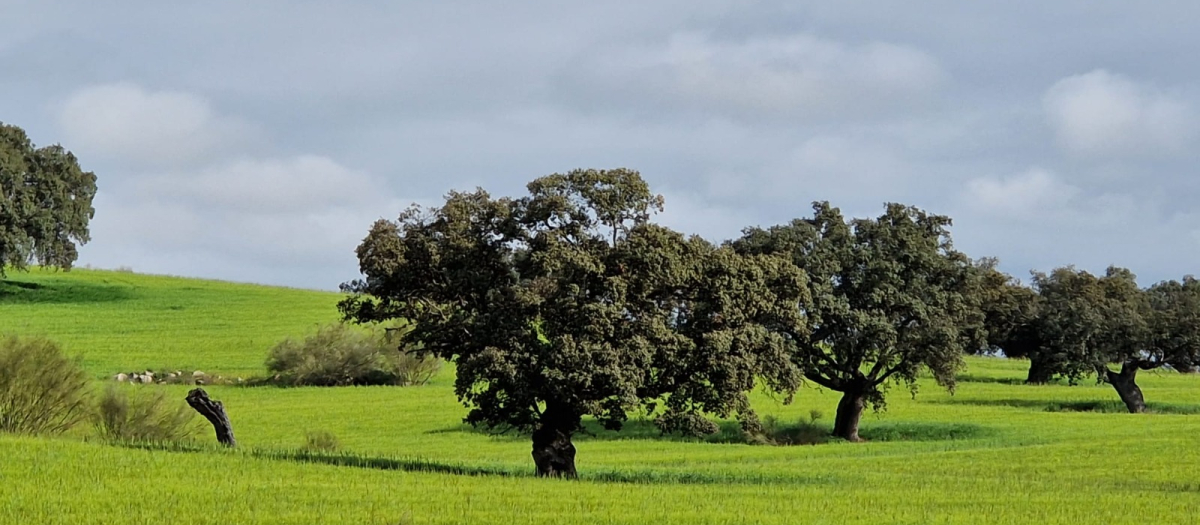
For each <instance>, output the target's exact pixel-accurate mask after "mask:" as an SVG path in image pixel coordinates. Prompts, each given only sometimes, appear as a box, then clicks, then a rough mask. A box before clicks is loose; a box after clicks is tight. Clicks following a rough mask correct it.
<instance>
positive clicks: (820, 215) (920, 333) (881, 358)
mask: <svg viewBox="0 0 1200 525" xmlns="http://www.w3.org/2000/svg"><path fill="white" fill-rule="evenodd" d="M813 210H814V214H813V217H812V218H811V219H797V220H794V221H792V222H791V223H790V224H787V225H782V226H775V227H772V228H769V229H765V230H764V229H757V228H751V229H748V230H746V232H745V234H744V236H743V237H742V238H741V239H740V240H738V241H737V242H736V243H735V246H736V247H737V249H738V250H739V251H742V252H743V253H774V254H785V255H787V256H789V257H790V258H791V260H792V261H793V263H794V264H795V265H796V266H798V267H800V268H801V269H803V270H804V271H805V272H806V273H807V275H808V278H809V279H808V283H809V293H810V296H811V298H812V306H811V307H810V308H806V309H805V312H804V314H805V319H806V321H807V323H808V325H809V332H810V334H811V335H809V334H803V333H791V334H788V335H789V337H790V339H791V341H792V342H793V343H794V345H795V346H794V351H795V354H794V359H795V363H796V365H797V366H798V368H799V369H800V370H802V371H803V373H804V376H805V377H806V378H807V379H808V380H809V381H812V382H813V383H815V384H817V385H819V386H822V387H824V388H828V389H830V390H834V391H838V392H842V394H843V395H842V399H841V401H840V402H839V403H838V409H837V418H836V421H835V423H834V435H835V436H837V437H841V438H843V439H847V440H850V441H858V440H859V436H858V424H859V420H860V418H861V417H862V412H863V409H864V407H865V406H867V405H873V406H875V407H880V406H882V405H883V404H884V391H885V389H886V387H887V385H888V384H889V382H892V381H898V382H901V383H905V384H907V385H909V386H910V387H914V385H915V382H916V379H917V374H918V372H919V371H920V370H922V369H928V370H929V371H930V372H931V373H932V374H933V377H934V379H935V380H936V381H937V382H938V384H940V385H943V386H945V387H947V388H953V386H954V380H955V373H956V372H957V371H958V370H959V369H960V368H961V366H962V363H963V359H962V355H963V353H964V351H965V350H966V349H968V348H977V347H979V346H981V345H982V344H983V342H982V341H978V340H974V339H973V338H977V337H978V336H979V335H980V334H981V333H982V332H981V331H980V330H970V329H968V328H969V327H972V326H978V325H979V324H980V323H981V320H980V319H979V317H980V315H981V314H980V312H979V310H978V308H977V307H976V303H975V299H974V298H973V297H972V293H974V288H975V286H976V285H975V283H974V273H973V272H972V268H971V261H970V260H969V259H967V257H965V256H964V255H963V254H961V253H959V252H957V251H955V250H954V249H953V247H952V245H951V243H950V233H949V231H948V229H947V228H948V227H949V226H950V219H949V218H947V217H943V216H939V215H930V214H927V213H925V212H923V211H921V210H918V209H916V208H912V207H908V206H902V205H899V204H889V205H888V206H887V211H886V212H885V213H884V214H883V215H882V216H880V217H879V218H877V219H874V220H870V219H855V220H851V221H847V220H845V219H843V217H842V215H841V212H839V211H838V210H837V209H836V208H833V207H831V206H830V205H829V204H828V203H825V202H818V203H816V204H814V206H813Z"/></svg>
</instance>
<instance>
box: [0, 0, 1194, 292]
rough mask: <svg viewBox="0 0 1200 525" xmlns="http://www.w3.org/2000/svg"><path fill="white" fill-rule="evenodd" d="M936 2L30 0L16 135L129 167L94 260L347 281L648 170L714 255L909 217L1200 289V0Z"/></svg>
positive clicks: (108, 182) (16, 65) (4, 70)
mask: <svg viewBox="0 0 1200 525" xmlns="http://www.w3.org/2000/svg"><path fill="white" fill-rule="evenodd" d="M914 5H915V4H913V3H911V2H895V1H878V2H798V1H796V0H784V1H767V0H764V1H741V2H738V1H717V0H684V1H676V0H662V1H656V2H621V1H612V2H594V1H593V2H574V1H564V0H555V1H540V0H539V1H528V0H527V1H523V2H519V3H518V2H493V1H482V0H478V1H475V0H442V1H438V2H415V1H413V2H408V1H375V2H367V1H342V2H336V3H335V2H310V1H287V2H284V1H275V0H240V1H236V2H234V1H221V0H212V1H208V2H191V3H185V2H162V1H137V0H122V1H120V2H94V1H84V0H79V1H70V2H68V1H57V0H0V121H4V122H7V123H11V124H16V125H18V126H21V127H23V128H25V129H26V130H27V131H28V132H29V134H30V135H31V137H32V138H33V140H34V141H35V142H36V143H38V144H51V143H56V142H57V143H61V144H63V145H64V146H66V147H67V148H68V149H70V150H72V151H73V152H75V153H76V154H77V155H78V156H79V157H80V159H81V161H82V164H83V166H84V168H85V169H88V170H91V171H94V172H95V173H96V174H97V176H98V177H99V184H100V188H101V189H100V193H99V195H98V196H97V198H96V203H95V205H96V210H97V211H96V217H95V219H94V220H93V222H92V232H93V240H92V242H91V243H90V244H88V245H87V246H85V247H84V249H83V250H82V254H81V257H80V261H79V264H80V265H83V264H90V265H92V266H96V267H107V268H112V267H117V266H129V267H132V268H133V269H134V270H136V271H139V272H149V273H166V274H174V275H186V276H200V277H213V278H220V279H228V280H237V281H251V282H261V283H271V284H283V285H290V286H299V287H308V288H325V289H332V288H334V287H336V286H337V284H338V283H340V282H343V281H346V280H349V279H352V278H355V277H356V276H357V264H356V260H355V258H354V254H353V248H354V246H356V245H357V243H358V241H359V240H361V238H362V237H363V236H364V235H365V233H366V231H367V228H368V226H369V225H370V223H371V222H372V221H373V220H375V219H377V218H380V217H386V218H392V217H394V216H395V215H396V214H397V213H398V212H399V211H400V210H401V209H402V208H403V207H404V206H405V205H407V204H408V203H410V202H421V203H426V204H433V203H436V202H437V201H438V199H439V198H440V196H441V195H443V194H444V193H445V192H446V191H447V190H450V189H471V188H473V187H475V186H482V187H484V188H486V189H488V190H489V191H491V192H492V193H493V194H515V193H517V192H519V191H521V189H522V186H523V184H524V183H525V182H526V181H528V180H530V179H532V178H535V177H538V176H541V175H546V174H549V173H554V172H561V171H566V170H569V169H572V168H577V167H595V168H605V167H629V168H634V169H638V170H640V171H641V172H642V174H643V175H644V176H645V177H646V178H647V179H648V180H649V181H650V182H651V184H652V186H653V188H654V189H656V190H657V191H658V192H660V193H662V194H663V195H665V196H666V198H667V211H666V212H665V213H664V214H663V215H662V216H661V220H662V221H663V222H665V223H667V224H669V225H671V226H673V227H676V228H678V229H681V230H684V231H687V232H691V233H698V234H701V235H704V236H705V237H708V238H710V239H713V240H720V239H723V238H728V237H730V236H733V235H736V234H737V232H738V231H739V230H740V229H741V228H742V227H744V226H748V225H769V224H774V223H778V222H784V221H787V220H789V219H791V218H794V217H797V216H801V215H805V214H807V213H808V212H809V211H810V203H811V202H812V201H814V200H829V201H832V202H833V203H834V204H835V205H837V206H839V207H841V208H842V209H843V210H844V211H845V212H847V213H848V214H851V215H856V216H867V215H873V214H877V213H879V212H880V211H881V210H882V206H883V203H884V202H889V201H898V202H903V203H908V204H915V205H918V206H921V207H923V208H926V209H928V210H930V211H934V212H937V213H943V214H947V215H950V216H951V217H953V218H954V221H955V222H954V224H955V226H954V230H953V231H954V238H955V242H956V244H957V245H958V247H959V248H961V249H963V250H964V251H966V252H967V253H969V254H970V255H972V256H976V257H978V256H985V255H987V256H996V257H999V258H1000V259H1001V261H1002V267H1003V268H1004V269H1005V270H1007V271H1009V272H1010V273H1013V274H1014V275H1017V276H1021V277H1025V276H1027V275H1028V271H1029V270H1030V269H1050V268H1052V267H1055V266H1059V265H1065V264H1076V265H1077V266H1079V267H1082V268H1085V269H1089V270H1097V271H1102V270H1103V268H1104V267H1105V266H1107V265H1109V264H1117V265H1122V266H1127V267H1130V268H1132V269H1133V270H1134V271H1135V272H1136V273H1137V274H1138V275H1139V276H1140V280H1141V281H1142V282H1143V283H1144V284H1149V283H1151V282H1154V281H1157V280H1160V279H1166V278H1177V277H1179V276H1182V275H1184V274H1189V273H1196V274H1200V206H1198V205H1197V204H1196V203H1197V202H1200V177H1197V169H1198V167H1200V162H1198V161H1200V147H1198V146H1200V120H1197V118H1198V116H1200V113H1198V112H1200V68H1197V67H1196V65H1195V64H1196V62H1195V60H1196V58H1195V51H1194V50H1196V49H1200V31H1196V22H1195V21H1196V20H1198V19H1200V18H1198V17H1200V4H1196V3H1195V2H1191V1H1166V0H1164V1H1158V2H1153V3H1134V2H1126V1H1120V2H1118V1H1097V0H1087V1H1084V0H1078V1H1076V0H1060V1H1056V2H1044V1H1041V0H1038V1H1023V0H1022V1H1008V2H989V3H980V2H961V1H957V0H934V1H928V2H920V3H919V7H914Z"/></svg>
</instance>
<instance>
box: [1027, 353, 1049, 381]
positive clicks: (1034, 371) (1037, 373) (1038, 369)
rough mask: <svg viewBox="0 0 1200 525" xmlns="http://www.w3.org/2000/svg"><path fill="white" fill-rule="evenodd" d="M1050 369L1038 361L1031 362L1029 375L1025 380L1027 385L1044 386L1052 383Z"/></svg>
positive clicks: (1032, 360)
mask: <svg viewBox="0 0 1200 525" xmlns="http://www.w3.org/2000/svg"><path fill="white" fill-rule="evenodd" d="M1051 375H1052V374H1051V373H1050V367H1049V365H1047V364H1046V363H1044V362H1042V361H1038V360H1037V359H1030V360H1029V375H1028V376H1027V377H1026V378H1025V383H1026V384H1030V385H1044V384H1046V383H1049V382H1050V376H1051Z"/></svg>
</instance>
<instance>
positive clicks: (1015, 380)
mask: <svg viewBox="0 0 1200 525" xmlns="http://www.w3.org/2000/svg"><path fill="white" fill-rule="evenodd" d="M954 379H955V381H958V382H959V383H993V384H998V385H1016V386H1030V387H1037V386H1046V385H1063V386H1069V385H1070V383H1068V382H1067V381H1066V380H1064V379H1057V378H1056V379H1052V380H1050V381H1048V382H1046V383H1044V384H1040V385H1034V384H1030V383H1027V382H1026V381H1025V380H1024V379H1022V378H1019V377H991V376H977V375H972V374H959V375H958V376H956V377H955V378H954Z"/></svg>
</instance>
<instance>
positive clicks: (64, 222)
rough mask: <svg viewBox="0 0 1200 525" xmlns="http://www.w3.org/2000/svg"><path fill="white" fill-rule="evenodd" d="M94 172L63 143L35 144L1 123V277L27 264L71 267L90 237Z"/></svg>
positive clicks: (10, 126)
mask: <svg viewBox="0 0 1200 525" xmlns="http://www.w3.org/2000/svg"><path fill="white" fill-rule="evenodd" d="M95 195H96V176H95V175H94V174H92V173H91V172H88V171H83V170H82V169H81V168H80V167H79V162H78V161H77V160H76V159H75V156H74V155H72V154H71V152H69V151H67V150H65V149H63V147H62V146H58V145H54V146H45V147H41V148H37V147H34V145H33V143H32V142H31V141H30V140H29V137H27V136H26V135H25V131H24V130H22V129H21V128H19V127H16V126H12V125H7V124H4V123H2V122H0V276H3V275H4V269H5V267H6V266H12V267H14V268H16V269H18V270H22V269H25V268H26V267H27V265H28V264H29V263H30V262H35V261H36V262H37V263H38V264H44V265H50V266H57V267H60V268H64V269H70V268H71V265H72V264H74V262H75V259H77V258H78V256H79V253H78V251H77V249H76V243H79V244H83V243H86V242H87V241H88V240H89V235H88V221H89V220H91V218H92V216H93V215H94V213H95V210H94V209H93V208H92V198H93V197H94V196H95Z"/></svg>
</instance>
